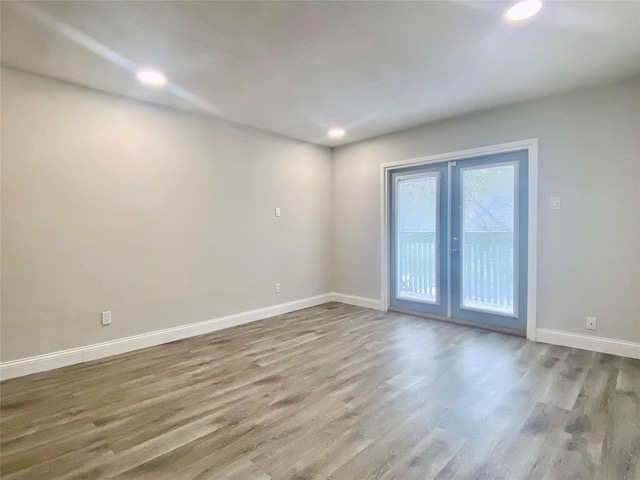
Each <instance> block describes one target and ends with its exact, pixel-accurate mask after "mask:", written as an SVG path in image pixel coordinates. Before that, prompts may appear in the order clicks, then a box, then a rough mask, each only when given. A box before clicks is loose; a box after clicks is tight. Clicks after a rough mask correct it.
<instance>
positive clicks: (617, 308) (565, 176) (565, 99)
mask: <svg viewBox="0 0 640 480" xmlns="http://www.w3.org/2000/svg"><path fill="white" fill-rule="evenodd" d="M532 137H538V138H539V142H540V143H539V176H540V178H539V205H538V209H539V222H538V302H537V306H538V325H537V326H538V328H546V329H553V330H561V331H565V332H573V333H578V334H585V335H589V334H593V335H597V336H600V337H605V338H610V339H619V340H626V341H630V342H640V79H638V78H636V79H633V80H628V81H624V82H620V83H617V84H612V85H607V86H600V87H595V88H589V89H584V90H580V91H576V92H573V93H567V94H563V95H558V96H554V97H548V98H545V99H540V100H535V101H530V102H526V103H522V104H518V105H513V106H509V107H503V108H499V109H495V110H490V111H485V112H481V113H477V114H474V115H468V116H465V117H460V118H455V119H452V120H448V121H444V122H440V123H436V124H431V125H427V126H423V127H419V128H414V129H411V130H407V131H403V132H400V133H397V134H393V135H387V136H384V137H379V138H376V139H372V140H369V141H364V142H360V143H356V144H352V145H347V146H344V147H339V148H337V149H335V150H334V169H333V202H334V206H333V214H334V224H333V225H334V275H335V277H334V290H335V291H336V292H340V293H344V294H350V295H357V296H362V297H368V298H374V299H380V234H379V232H380V210H379V208H380V184H379V182H380V164H381V163H385V162H391V161H396V160H404V159H410V158H417V157H422V156H427V155H434V154H439V153H446V152H451V151H457V150H463V149H467V148H474V147H481V146H486V145H494V144H499V143H505V142H510V141H516V140H523V139H527V138H532ZM556 195H558V196H560V197H561V198H562V210H560V211H550V210H549V197H551V196H556ZM587 315H589V316H596V317H597V318H598V330H597V331H596V332H590V331H589V330H586V329H585V323H586V317H587Z"/></svg>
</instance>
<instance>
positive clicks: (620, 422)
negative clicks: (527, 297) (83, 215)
mask: <svg viewBox="0 0 640 480" xmlns="http://www.w3.org/2000/svg"><path fill="white" fill-rule="evenodd" d="M1 387H2V392H1V395H2V411H1V413H2V417H1V428H2V439H1V447H2V450H1V468H2V471H1V473H2V478H3V479H6V480H14V479H39V480H45V479H54V478H55V479H70V478H82V479H118V480H124V479H137V480H142V479H154V480H158V479H171V480H185V479H200V480H203V479H216V480H225V479H238V480H268V479H297V480H303V479H325V478H326V479H344V480H363V479H366V480H368V479H403V480H410V479H420V480H426V479H438V480H443V479H474V480H475V479H509V480H518V479H576V480H578V479H579V480H582V479H603V480H625V479H626V480H636V479H638V478H640V362H639V361H637V360H631V359H625V358H621V357H614V356H609V355H602V354H595V353H591V352H587V351H583V350H575V349H570V348H562V347H555V346H549V345H544V344H539V343H533V342H529V341H526V340H524V339H522V338H517V337H512V336H508V335H504V334H500V333H493V332H487V331H483V330H479V329H474V328H470V327H465V326H458V325H451V324H447V323H442V322H437V321H432V320H426V319H423V318H418V317H412V316H409V315H403V314H398V313H386V314H385V313H381V312H376V311H373V310H367V309H363V308H358V307H353V306H347V305H341V304H337V303H331V304H326V305H322V306H319V307H315V308H310V309H306V310H302V311H299V312H295V313H291V314H287V315H282V316H280V317H275V318H273V319H269V320H265V321H261V322H256V323H252V324H248V325H244V326H241V327H237V328H233V329H229V330H225V331H221V332H216V333H213V334H209V335H204V336H201V337H197V338H192V339H187V340H183V341H180V342H175V343H172V344H168V345H162V346H159V347H154V348H149V349H146V350H141V351H138V352H132V353H129V354H124V355H120V356H117V357H112V358H109V359H105V360H101V361H96V362H91V363H85V364H82V365H75V366H71V367H67V368H63V369H60V370H56V371H53V372H46V373H42V374H37V375H32V376H29V377H24V378H19V379H14V380H9V381H6V382H4V383H3V384H2V385H1Z"/></svg>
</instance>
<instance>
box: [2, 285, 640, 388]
mask: <svg viewBox="0 0 640 480" xmlns="http://www.w3.org/2000/svg"><path fill="white" fill-rule="evenodd" d="M331 301H333V302H340V303H346V304H348V305H356V306H358V307H364V308H371V309H374V310H381V309H382V302H381V301H380V300H376V299H374V298H366V297H358V296H355V295H346V294H343V293H335V292H334V293H327V294H324V295H317V296H315V297H309V298H303V299H301V300H295V301H293V302H287V303H280V304H278V305H272V306H270V307H265V308H258V309H256V310H250V311H247V312H241V313H236V314H233V315H227V316H224V317H219V318H214V319H212V320H205V321H203V322H197V323H190V324H188V325H181V326H179V327H173V328H167V329H165V330H158V331H155V332H149V333H143V334H141V335H135V336H132V337H126V338H120V339H117V340H111V341H108V342H103V343H97V344H94V345H88V346H85V347H78V348H72V349H69V350H62V351H59V352H53V353H47V354H44V355H38V356H35V357H29V358H22V359H18V360H11V361H9V362H3V363H0V380H8V379H10V378H16V377H22V376H24V375H30V374H32V373H38V372H44V371H48V370H53V369H55V368H60V367H66V366H68V365H74V364H76V363H83V362H88V361H91V360H98V359H100V358H105V357H110V356H112V355H118V354H120V353H126V352H131V351H133V350H139V349H141V348H147V347H153V346H156V345H161V344H163V343H168V342H174V341H176V340H182V339H183V338H189V337H195V336H197V335H203V334H205V333H211V332H215V331H217V330H222V329H225V328H230V327H235V326H238V325H242V324H245V323H250V322H255V321H257V320H262V319H265V318H269V317H274V316H276V315H282V314H285V313H289V312H294V311H296V310H301V309H303V308H309V307H314V306H316V305H321V304H323V303H327V302H331ZM537 340H538V341H540V342H544V343H551V344H554V345H563V346H565V347H573V348H582V349H585V350H592V351H595V352H602V353H608V354H611V355H621V356H624V357H631V358H640V343H633V342H625V341H622V340H611V339H608V338H602V337H592V336H588V335H578V334H574V333H567V332H560V331H557V330H547V329H542V328H539V329H538V330H537Z"/></svg>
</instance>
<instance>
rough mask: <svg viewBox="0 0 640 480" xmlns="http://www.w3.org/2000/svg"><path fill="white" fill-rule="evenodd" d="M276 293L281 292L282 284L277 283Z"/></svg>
mask: <svg viewBox="0 0 640 480" xmlns="http://www.w3.org/2000/svg"><path fill="white" fill-rule="evenodd" d="M276 293H280V284H279V283H276Z"/></svg>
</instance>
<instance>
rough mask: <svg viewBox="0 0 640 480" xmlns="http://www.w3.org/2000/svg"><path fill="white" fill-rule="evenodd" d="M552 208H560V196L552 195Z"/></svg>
mask: <svg viewBox="0 0 640 480" xmlns="http://www.w3.org/2000/svg"><path fill="white" fill-rule="evenodd" d="M550 207H551V210H560V197H551V201H550Z"/></svg>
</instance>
